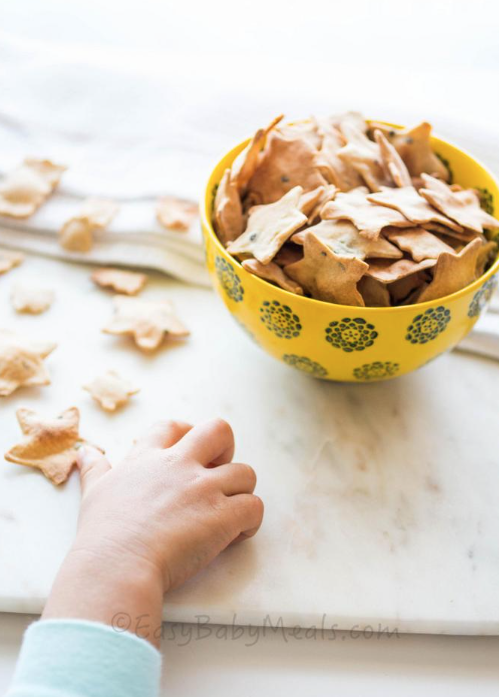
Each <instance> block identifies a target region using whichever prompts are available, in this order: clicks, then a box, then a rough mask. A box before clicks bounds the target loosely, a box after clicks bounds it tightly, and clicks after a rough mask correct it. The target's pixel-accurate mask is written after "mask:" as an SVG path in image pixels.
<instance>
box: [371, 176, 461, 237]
mask: <svg viewBox="0 0 499 697" xmlns="http://www.w3.org/2000/svg"><path fill="white" fill-rule="evenodd" d="M367 198H368V200H369V201H370V202H371V203H375V204H377V205H379V206H386V207H387V208H390V209H391V210H396V211H398V212H399V213H401V214H402V215H403V216H404V217H405V218H406V219H407V220H410V221H411V223H413V224H415V225H422V224H424V223H430V222H431V223H439V224H440V225H444V226H446V227H448V228H451V229H452V230H455V231H456V232H462V230H463V228H462V227H461V226H460V225H458V224H457V223H455V222H454V221H453V220H451V219H450V218H447V217H446V216H444V215H442V214H441V213H439V212H438V211H437V210H435V208H433V207H432V206H430V204H429V203H428V201H426V199H424V198H423V197H422V196H420V195H419V194H418V192H417V191H416V189H415V188H414V187H413V186H403V187H400V188H398V189H393V188H390V187H384V188H383V189H382V190H381V191H379V192H378V193H375V194H370V195H369V196H368V197H367Z"/></svg>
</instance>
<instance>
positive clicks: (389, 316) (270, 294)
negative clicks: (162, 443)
mask: <svg viewBox="0 0 499 697" xmlns="http://www.w3.org/2000/svg"><path fill="white" fill-rule="evenodd" d="M247 143H248V141H245V142H244V143H241V144H240V145H238V146H237V147H235V148H234V149H233V150H231V151H230V152H229V153H227V155H225V157H223V158H222V159H221V160H220V162H219V163H218V164H217V165H216V167H215V168H214V170H213V172H212V173H211V176H210V178H209V180H208V184H207V187H206V192H205V197H204V202H203V204H202V215H201V223H202V228H203V235H204V241H205V248H206V263H207V266H208V271H209V272H210V274H211V277H212V279H213V282H214V285H215V288H216V290H217V291H218V293H219V294H220V296H221V297H222V299H223V301H224V303H225V305H226V307H227V308H228V310H229V312H230V313H231V314H232V316H233V317H234V319H235V320H236V321H237V322H238V323H239V325H240V326H241V328H242V329H244V330H245V331H246V332H247V333H249V334H250V336H251V337H252V338H253V339H254V341H256V343H258V344H259V345H260V346H261V347H262V348H263V349H264V350H265V351H267V352H268V353H270V354H271V355H272V356H274V357H275V358H277V359H279V360H281V361H284V362H285V363H287V364H288V365H290V366H293V367H294V368H297V369H299V370H301V371H304V372H306V373H309V374H310V375H313V376H315V377H319V378H324V379H326V380H339V381H352V382H367V381H372V380H381V379H387V378H392V377H395V376H399V375H404V374H405V373H410V372H411V371H412V370H415V369H416V368H420V367H421V366H423V365H425V364H426V363H428V362H429V361H431V360H432V359H433V358H436V357H437V356H439V355H440V354H441V353H443V352H444V351H447V350H449V349H451V348H453V347H454V346H455V345H456V344H457V343H459V342H460V341H461V339H463V337H464V336H466V334H468V332H469V331H470V330H471V329H472V327H473V325H474V324H475V322H476V321H477V319H478V317H479V315H480V314H481V312H482V311H483V310H484V308H485V306H486V305H487V304H488V301H489V300H490V297H491V295H492V293H493V291H494V289H495V287H496V285H497V277H496V272H497V270H498V267H499V258H498V259H496V261H495V262H494V264H493V265H492V266H491V267H490V268H489V269H488V271H486V273H484V274H483V275H482V276H480V278H478V279H477V280H476V281H474V283H471V284H470V285H469V286H467V287H466V288H463V289H462V290H460V291H458V292H457V293H453V294H452V295H446V296H445V297H443V298H439V299H438V300H432V301H430V302H425V303H419V304H416V305H408V306H403V307H382V308H373V307H351V306H347V305H335V304H332V303H325V302H321V301H319V300H312V299H311V298H305V297H302V296H299V295H294V294H293V293H288V292H287V291H285V290H281V289H280V288H278V287H276V286H274V285H272V284H271V283H267V281H264V280H262V279H260V278H258V277H257V276H254V275H252V274H250V273H248V272H247V271H246V270H245V269H243V267H242V266H241V264H239V262H238V261H236V260H235V259H234V258H233V257H231V255H230V254H228V253H227V251H226V250H225V248H224V247H223V245H222V244H221V243H220V241H219V240H218V238H217V236H216V234H215V231H214V229H213V226H212V224H211V215H212V209H213V202H214V197H215V192H216V187H217V185H218V183H219V181H220V179H221V178H222V175H223V173H224V171H225V169H226V168H227V167H230V166H231V164H232V162H233V160H234V159H235V157H236V156H237V155H238V154H239V153H240V152H241V150H243V148H244V147H245V146H246V145H247ZM432 145H433V148H434V150H435V152H437V153H438V154H439V155H440V157H442V158H443V159H444V160H445V161H446V162H447V163H448V164H449V166H450V168H451V171H452V173H453V177H454V181H455V182H457V183H459V184H461V185H462V186H464V187H474V188H478V189H482V190H483V193H484V194H485V200H486V201H487V203H488V209H489V212H491V213H492V214H494V207H493V206H494V201H496V200H498V198H499V188H498V184H497V182H496V181H495V179H494V177H493V176H492V174H491V173H490V172H489V171H488V170H487V169H486V168H485V167H484V166H483V165H482V164H480V163H479V162H477V161H476V160H475V159H474V158H473V157H471V155H469V154H468V153H466V152H464V151H463V150H461V149H460V148H457V147H456V146H455V145H451V144H450V143H448V142H446V141H444V140H441V139H440V138H436V137H434V138H432Z"/></svg>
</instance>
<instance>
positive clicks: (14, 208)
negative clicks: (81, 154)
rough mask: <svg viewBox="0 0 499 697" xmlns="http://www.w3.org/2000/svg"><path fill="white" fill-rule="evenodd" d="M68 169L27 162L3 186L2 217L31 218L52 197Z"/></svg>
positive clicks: (0, 193) (0, 184)
mask: <svg viewBox="0 0 499 697" xmlns="http://www.w3.org/2000/svg"><path fill="white" fill-rule="evenodd" d="M65 170H66V167H64V166H63V165H57V164H55V163H54V162H51V161H50V160H39V159H36V158H26V159H25V160H24V162H23V163H22V165H20V166H19V167H17V168H16V169H13V170H12V171H11V172H9V173H8V174H7V175H6V176H5V177H4V178H3V180H2V181H1V182H0V215H7V216H9V217H11V218H29V217H30V216H31V215H33V213H34V212H35V211H36V210H37V209H38V208H39V207H40V206H41V205H42V203H43V202H44V201H45V200H46V199H47V198H48V197H49V196H50V194H51V193H52V192H53V191H54V189H55V188H56V186H57V185H58V184H59V181H60V179H61V177H62V174H63V172H64V171H65Z"/></svg>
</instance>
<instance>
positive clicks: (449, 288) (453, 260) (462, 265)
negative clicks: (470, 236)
mask: <svg viewBox="0 0 499 697" xmlns="http://www.w3.org/2000/svg"><path fill="white" fill-rule="evenodd" d="M481 248H482V241H481V240H473V241H472V242H470V243H469V244H467V245H466V247H465V248H464V249H463V250H461V251H460V252H459V254H455V253H453V254H446V253H445V252H444V253H443V254H441V255H440V256H439V257H438V260H437V263H436V266H435V268H434V270H433V280H432V282H431V283H430V284H429V285H428V287H427V288H425V289H424V291H423V292H422V293H421V295H420V296H419V301H420V302H422V303H424V302H426V301H427V300H435V299H436V298H442V297H443V296H444V295H450V294H451V293H455V292H457V291H458V290H461V288H465V287H466V286H467V285H469V284H470V283H472V282H473V281H474V280H475V278H476V277H477V276H476V267H477V260H478V255H479V253H480V250H481Z"/></svg>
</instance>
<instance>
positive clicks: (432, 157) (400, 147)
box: [371, 121, 449, 181]
mask: <svg viewBox="0 0 499 697" xmlns="http://www.w3.org/2000/svg"><path fill="white" fill-rule="evenodd" d="M371 128H373V129H379V130H380V131H381V132H382V133H383V134H384V136H385V137H386V138H387V140H388V141H389V142H390V143H391V144H392V145H393V147H394V148H395V149H396V151H397V152H398V154H399V155H400V157H401V158H402V159H403V161H404V162H405V164H406V166H407V169H408V170H409V173H410V174H411V176H413V177H419V176H420V175H421V174H422V173H423V172H426V173H427V174H433V175H436V176H437V177H439V179H444V180H445V181H448V180H449V171H448V169H447V167H446V166H445V165H444V164H443V162H442V161H441V160H440V159H439V158H438V157H437V156H436V154H435V153H434V152H433V150H432V147H431V141H430V138H431V126H430V124H429V123H426V122H425V121H423V123H420V124H418V125H417V126H413V127H411V128H394V127H393V126H386V125H385V124H381V123H372V124H371Z"/></svg>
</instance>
